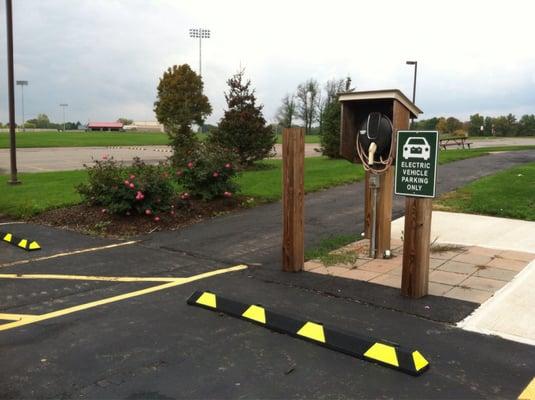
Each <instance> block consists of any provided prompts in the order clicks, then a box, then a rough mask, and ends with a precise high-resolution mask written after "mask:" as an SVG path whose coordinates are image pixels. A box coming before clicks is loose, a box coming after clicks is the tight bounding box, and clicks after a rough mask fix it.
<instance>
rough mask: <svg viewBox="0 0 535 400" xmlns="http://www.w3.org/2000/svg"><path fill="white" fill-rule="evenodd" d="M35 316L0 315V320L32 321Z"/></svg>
mask: <svg viewBox="0 0 535 400" xmlns="http://www.w3.org/2000/svg"><path fill="white" fill-rule="evenodd" d="M35 317H36V315H30V314H5V313H0V319H3V320H7V321H19V320H21V319H33V318H35Z"/></svg>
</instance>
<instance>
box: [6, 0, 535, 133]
mask: <svg viewBox="0 0 535 400" xmlns="http://www.w3.org/2000/svg"><path fill="white" fill-rule="evenodd" d="M13 3H14V26H15V28H14V32H15V33H14V35H15V79H24V80H28V81H29V82H30V83H29V86H28V87H26V88H25V89H26V90H25V114H26V116H27V119H28V118H33V117H35V116H36V114H37V113H46V114H47V115H49V117H50V118H51V119H52V120H54V121H59V120H61V111H60V107H59V106H58V104H59V103H68V104H69V107H68V109H67V119H68V120H79V121H82V122H84V123H85V122H87V121H88V120H91V121H96V120H99V121H103V120H116V119H117V118H118V117H128V118H132V119H135V120H154V119H155V117H154V113H153V111H152V108H153V102H154V100H155V93H156V86H157V83H158V78H159V77H160V76H161V75H162V73H163V71H164V70H165V69H166V68H167V67H168V66H171V65H173V64H183V63H188V64H190V65H191V66H192V68H193V69H194V70H196V71H197V70H198V41H196V40H194V39H191V38H189V35H188V30H189V28H192V27H202V28H209V29H211V31H212V37H211V38H210V39H208V40H205V41H203V78H204V81H205V90H206V94H207V95H208V97H209V99H210V102H211V104H212V106H213V109H214V112H213V114H212V116H211V117H210V118H209V119H208V122H211V123H215V122H217V121H218V120H219V118H220V117H221V115H222V112H223V109H224V107H225V102H224V96H223V92H224V91H225V90H226V83H225V81H226V79H227V78H228V77H229V76H230V75H231V74H233V73H234V72H236V71H237V70H238V69H239V67H240V65H241V66H243V67H245V68H246V73H247V76H248V77H249V78H250V79H251V80H252V82H253V85H254V86H255V87H256V90H257V94H258V97H259V99H260V101H261V102H262V103H263V104H264V106H265V109H264V111H265V117H266V119H268V120H270V121H271V120H273V117H274V114H275V112H276V109H277V107H278V106H279V104H280V98H281V97H282V96H283V95H284V94H285V93H288V92H293V91H294V90H295V88H296V86H297V85H298V84H299V83H300V82H302V81H304V80H306V79H307V78H315V79H317V80H318V81H320V82H321V83H323V82H325V81H326V80H328V79H332V78H343V77H345V76H347V75H350V76H351V77H352V79H353V85H354V86H356V87H357V89H358V90H367V89H388V88H399V89H401V90H402V91H403V92H404V93H406V94H407V96H408V97H410V96H411V94H412V74H413V69H412V67H411V66H408V65H405V61H406V60H409V59H414V60H418V83H417V93H416V103H417V104H418V106H419V107H420V108H421V109H423V111H424V115H423V116H422V117H423V118H430V117H432V116H440V115H453V116H456V117H459V118H467V117H468V116H469V115H470V114H473V113H476V112H480V113H483V114H486V115H497V114H506V113H509V112H511V113H514V114H517V115H521V114H525V113H530V114H531V113H535V50H534V46H533V39H534V38H535V24H534V23H533V17H534V15H535V2H533V1H529V0H526V1H514V0H508V1H492V0H484V1H483V0H482V1H475V0H471V1H466V0H464V1H455V0H448V1H429V0H426V1H412V0H404V1H400V0H397V1H396V0H392V1H382V0H373V1H337V0H329V1H313V0H306V1H291V0H284V1H278V0H270V1H255V0H248V1H234V0H219V1H217V0H214V1H211V0H194V1H184V0H46V1H43V0H14V1H13ZM0 4H1V7H2V10H1V15H0V18H1V21H2V27H1V32H2V34H1V36H0V38H1V39H0V41H1V49H0V51H1V53H0V55H1V68H0V74H1V77H0V84H1V86H2V88H3V90H2V97H1V98H0V105H1V109H0V110H1V111H0V120H1V121H2V122H6V120H7V91H6V80H7V73H6V69H5V66H6V48H5V34H4V32H5V9H4V7H5V2H4V1H2V2H1V3H0ZM17 121H18V122H19V121H20V88H17Z"/></svg>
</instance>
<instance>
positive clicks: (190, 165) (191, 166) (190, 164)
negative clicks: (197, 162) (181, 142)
mask: <svg viewBox="0 0 535 400" xmlns="http://www.w3.org/2000/svg"><path fill="white" fill-rule="evenodd" d="M188 168H189V169H192V168H193V163H192V162H191V161H190V162H189V163H188Z"/></svg>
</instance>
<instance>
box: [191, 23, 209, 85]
mask: <svg viewBox="0 0 535 400" xmlns="http://www.w3.org/2000/svg"><path fill="white" fill-rule="evenodd" d="M189 37H191V38H195V39H197V38H198V39H199V76H201V77H202V40H203V39H210V29H202V28H191V29H190V30H189Z"/></svg>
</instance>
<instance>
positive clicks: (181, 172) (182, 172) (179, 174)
mask: <svg viewBox="0 0 535 400" xmlns="http://www.w3.org/2000/svg"><path fill="white" fill-rule="evenodd" d="M182 175H184V171H176V176H182Z"/></svg>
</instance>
